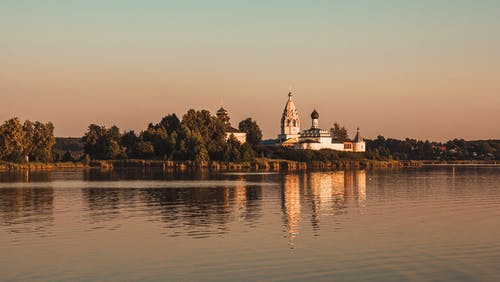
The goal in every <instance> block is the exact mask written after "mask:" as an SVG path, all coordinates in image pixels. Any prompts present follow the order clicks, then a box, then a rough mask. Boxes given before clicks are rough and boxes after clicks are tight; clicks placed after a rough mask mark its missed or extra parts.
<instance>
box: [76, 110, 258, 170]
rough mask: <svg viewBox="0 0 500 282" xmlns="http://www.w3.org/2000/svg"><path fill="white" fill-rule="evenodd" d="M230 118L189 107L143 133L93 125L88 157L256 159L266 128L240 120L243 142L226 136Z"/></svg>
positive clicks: (87, 143) (86, 149) (87, 138)
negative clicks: (256, 152)
mask: <svg viewBox="0 0 500 282" xmlns="http://www.w3.org/2000/svg"><path fill="white" fill-rule="evenodd" d="M227 126H228V124H227V121H225V120H221V119H220V118H218V117H216V116H213V115H212V114H211V113H210V112H209V111H207V110H193V109H191V110H189V111H187V112H186V113H185V114H184V115H183V116H182V119H179V118H178V117H177V115H176V114H169V115H167V116H165V117H163V118H162V119H161V120H160V121H159V122H158V123H155V124H153V123H150V124H149V125H148V126H147V128H146V129H145V130H143V131H141V132H139V133H136V132H134V131H126V132H123V133H122V132H120V129H119V128H118V127H116V126H111V127H109V128H107V127H105V126H101V125H96V124H91V125H90V126H89V127H88V130H87V132H86V133H85V135H84V136H83V138H82V141H83V144H84V145H83V149H84V154H85V158H87V159H96V160H110V159H161V160H192V161H199V162H201V161H209V160H215V161H231V162H242V161H250V160H253V159H254V158H255V151H254V150H253V147H254V146H256V145H258V144H259V143H260V142H261V139H262V131H261V130H260V127H259V126H258V124H257V123H256V122H255V121H254V120H252V119H251V118H247V119H245V120H243V121H241V122H240V123H239V129H240V130H241V131H244V132H246V133H247V142H246V143H243V144H241V143H240V142H239V141H237V140H236V138H235V137H234V136H233V135H230V136H229V137H228V138H226V129H227Z"/></svg>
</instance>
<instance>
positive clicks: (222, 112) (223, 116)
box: [216, 107, 231, 126]
mask: <svg viewBox="0 0 500 282" xmlns="http://www.w3.org/2000/svg"><path fill="white" fill-rule="evenodd" d="M216 115H217V117H218V118H219V119H220V120H221V121H222V122H223V123H224V124H225V125H226V126H231V123H230V122H229V120H230V118H229V114H228V112H227V111H226V109H224V108H223V107H220V109H218V110H217V113H216Z"/></svg>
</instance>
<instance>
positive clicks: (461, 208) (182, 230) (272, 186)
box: [0, 167, 500, 281]
mask: <svg viewBox="0 0 500 282" xmlns="http://www.w3.org/2000/svg"><path fill="white" fill-rule="evenodd" d="M0 280H5V281H10V280H25V281H37V280H50V281H57V280H69V281H78V280H99V281H103V280H105V281H110V280H114V281H124V280H127V281H130V280H141V281H142V280H162V281H164V280H170V281H198V280H210V281H223V280H229V281H255V280H257V281H269V280H273V281H275V280H295V281H304V280H307V281H310V280H326V281H332V280H336V281H346V280H356V281H393V280H396V281H400V280H405V281H406V280H414V281H425V280H433V281H457V280H461V281H500V167H491V168H487V167H482V168H481V167H476V168H467V167H457V168H452V167H439V168H423V169H404V170H381V171H340V172H313V173H300V174H279V173H191V174H172V173H163V172H162V171H154V170H139V171H113V172H101V171H69V172H61V171H58V172H36V173H34V172H31V173H15V174H14V173H0Z"/></svg>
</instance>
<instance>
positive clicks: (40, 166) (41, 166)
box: [0, 161, 89, 171]
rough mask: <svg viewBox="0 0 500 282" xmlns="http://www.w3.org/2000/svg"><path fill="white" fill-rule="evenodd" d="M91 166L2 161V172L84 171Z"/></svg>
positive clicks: (0, 168) (67, 163) (70, 163)
mask: <svg viewBox="0 0 500 282" xmlns="http://www.w3.org/2000/svg"><path fill="white" fill-rule="evenodd" d="M88 167H89V166H86V165H84V164H83V163H80V162H58V163H29V164H19V163H11V162H3V161H0V171H11V170H53V169H83V168H88Z"/></svg>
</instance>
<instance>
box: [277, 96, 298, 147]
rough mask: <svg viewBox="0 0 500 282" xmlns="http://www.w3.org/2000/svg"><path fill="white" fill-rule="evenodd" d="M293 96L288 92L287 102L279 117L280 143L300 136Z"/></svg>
mask: <svg viewBox="0 0 500 282" xmlns="http://www.w3.org/2000/svg"><path fill="white" fill-rule="evenodd" d="M292 96H293V94H292V91H291V90H290V91H289V92H288V101H287V102H286V105H285V109H284V110H283V115H282V116H281V134H280V135H278V139H279V140H280V141H285V140H288V139H293V138H298V137H299V136H300V119H299V113H298V111H297V108H296V107H295V103H294V102H293V98H292Z"/></svg>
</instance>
